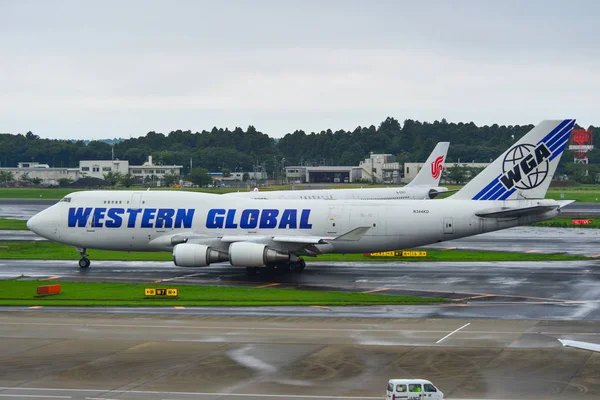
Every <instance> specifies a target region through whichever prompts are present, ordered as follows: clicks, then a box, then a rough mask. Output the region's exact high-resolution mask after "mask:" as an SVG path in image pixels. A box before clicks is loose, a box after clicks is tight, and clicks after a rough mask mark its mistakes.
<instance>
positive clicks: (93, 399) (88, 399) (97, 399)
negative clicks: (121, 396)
mask: <svg viewBox="0 0 600 400" xmlns="http://www.w3.org/2000/svg"><path fill="white" fill-rule="evenodd" d="M85 400H117V399H107V398H106V397H86V398H85Z"/></svg>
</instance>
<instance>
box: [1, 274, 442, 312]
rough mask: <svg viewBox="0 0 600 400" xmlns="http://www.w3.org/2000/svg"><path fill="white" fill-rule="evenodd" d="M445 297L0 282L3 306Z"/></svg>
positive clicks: (374, 301)
mask: <svg viewBox="0 0 600 400" xmlns="http://www.w3.org/2000/svg"><path fill="white" fill-rule="evenodd" d="M57 283H59V284H60V285H61V293H60V294H57V295H51V296H37V294H36V293H37V291H36V288H37V287H38V286H42V285H49V284H57ZM171 287H176V288H177V289H178V290H179V297H178V298H164V297H146V296H145V295H144V289H145V288H171ZM445 301H446V300H443V299H440V298H431V297H419V296H397V295H388V294H371V293H355V292H325V291H323V292H322V291H305V290H296V289H293V288H261V289H259V288H253V287H252V288H249V287H229V286H194V285H183V284H180V285H172V284H143V283H141V284H131V283H91V282H58V281H23V280H10V281H0V306H8V305H10V306H13V305H14V306H16V305H19V306H24V305H30V306H34V305H40V306H312V305H319V306H350V305H390V304H396V305H398V304H400V305H403V304H405V305H409V304H410V305H413V304H429V303H441V302H445Z"/></svg>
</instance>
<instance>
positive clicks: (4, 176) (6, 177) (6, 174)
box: [0, 171, 15, 184]
mask: <svg viewBox="0 0 600 400" xmlns="http://www.w3.org/2000/svg"><path fill="white" fill-rule="evenodd" d="M14 179H15V175H14V174H13V173H12V172H11V171H0V182H2V183H4V184H8V183H9V182H12V181H13V180H14Z"/></svg>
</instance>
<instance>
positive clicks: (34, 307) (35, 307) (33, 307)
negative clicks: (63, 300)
mask: <svg viewBox="0 0 600 400" xmlns="http://www.w3.org/2000/svg"><path fill="white" fill-rule="evenodd" d="M29 308H30V309H38V308H44V306H31V307H29Z"/></svg>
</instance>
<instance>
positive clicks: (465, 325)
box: [435, 322, 471, 344]
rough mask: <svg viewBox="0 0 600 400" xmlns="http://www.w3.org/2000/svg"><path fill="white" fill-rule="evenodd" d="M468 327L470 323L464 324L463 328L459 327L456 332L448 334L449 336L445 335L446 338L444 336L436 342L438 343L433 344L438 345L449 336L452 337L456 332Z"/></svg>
mask: <svg viewBox="0 0 600 400" xmlns="http://www.w3.org/2000/svg"><path fill="white" fill-rule="evenodd" d="M469 325H471V323H470V322H469V323H467V324H464V325H463V326H461V327H460V328H458V329H457V330H455V331H452V332H450V333H449V334H447V335H446V336H444V337H443V338H441V339H440V340H438V341H437V342H435V343H436V344H438V343H440V342H442V341H444V340H445V339H447V338H449V337H450V336H452V335H454V334H455V333H456V332H458V331H460V330H461V329H464V328H466V327H467V326H469Z"/></svg>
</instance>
